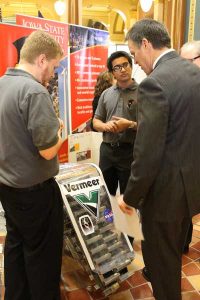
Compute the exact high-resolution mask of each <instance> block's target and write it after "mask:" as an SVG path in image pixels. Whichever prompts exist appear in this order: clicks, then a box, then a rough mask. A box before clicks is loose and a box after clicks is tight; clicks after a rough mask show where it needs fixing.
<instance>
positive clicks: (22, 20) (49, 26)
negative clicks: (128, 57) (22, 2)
mask: <svg viewBox="0 0 200 300" xmlns="http://www.w3.org/2000/svg"><path fill="white" fill-rule="evenodd" d="M16 23H17V24H18V25H22V26H26V27H31V28H34V29H42V30H45V31H47V32H48V33H49V34H50V35H52V36H53V37H54V39H55V40H56V41H57V42H58V43H59V44H60V46H61V47H62V48H63V51H64V55H67V46H68V25H67V24H65V23H61V22H57V21H52V20H47V19H43V18H37V17H30V16H24V15H16Z"/></svg>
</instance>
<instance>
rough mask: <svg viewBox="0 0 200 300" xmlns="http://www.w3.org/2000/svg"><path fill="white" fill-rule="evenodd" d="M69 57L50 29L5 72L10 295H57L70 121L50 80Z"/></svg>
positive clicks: (28, 299)
mask: <svg viewBox="0 0 200 300" xmlns="http://www.w3.org/2000/svg"><path fill="white" fill-rule="evenodd" d="M61 57H62V49H61V48H60V46H59V44H58V43H57V42H56V41H55V40H54V39H53V38H52V37H51V36H50V35H48V34H47V33H45V32H43V31H36V32H33V33H32V34H31V35H30V36H29V37H28V38H27V39H26V41H25V43H24V45H23V47H22V49H21V52H20V62H19V65H18V67H17V68H16V69H15V68H9V69H8V70H7V72H6V73H5V75H4V76H3V77H1V78H0V94H1V99H0V140H1V147H0V166H1V170H0V200H1V202H2V206H3V208H4V211H5V218H6V227H7V236H6V241H5V251H4V254H5V299H6V300H58V299H60V295H59V281H60V272H61V258H62V241H63V204H62V197H61V194H60V190H59V187H58V185H57V184H56V182H55V180H54V178H53V177H54V176H55V175H56V174H57V173H58V169H59V167H58V160H57V152H58V150H59V148H60V146H61V145H62V139H61V131H62V128H63V124H62V121H61V120H58V118H57V117H56V114H55V112H54V110H53V106H52V102H51V98H50V96H49V93H48V91H47V90H46V88H45V87H44V86H43V85H44V84H45V83H46V82H47V81H48V80H49V79H50V78H51V77H52V76H53V75H54V69H55V68H56V67H58V65H59V61H60V59H61Z"/></svg>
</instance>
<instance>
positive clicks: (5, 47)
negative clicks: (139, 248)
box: [0, 24, 33, 76]
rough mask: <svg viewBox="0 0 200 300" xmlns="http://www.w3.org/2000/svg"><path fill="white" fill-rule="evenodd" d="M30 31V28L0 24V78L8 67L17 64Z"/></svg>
mask: <svg viewBox="0 0 200 300" xmlns="http://www.w3.org/2000/svg"><path fill="white" fill-rule="evenodd" d="M32 31H33V29H32V28H24V27H21V26H16V25H8V24H0V41H1V43H0V76H2V75H3V74H4V73H5V71H6V69H7V68H8V67H14V66H15V65H16V64H18V62H19V52H20V50H21V47H22V45H23V43H24V41H25V39H26V37H27V36H28V35H29V34H30V33H31V32H32Z"/></svg>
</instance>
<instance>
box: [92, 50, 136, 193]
mask: <svg viewBox="0 0 200 300" xmlns="http://www.w3.org/2000/svg"><path fill="white" fill-rule="evenodd" d="M107 68H108V70H109V72H111V73H112V74H113V76H114V78H115V79H116V81H117V83H116V85H114V86H112V87H110V88H108V89H107V90H105V91H104V92H103V93H102V95H101V97H100V100H99V103H98V107H97V110H96V112H95V117H94V121H93V125H94V128H95V129H96V130H97V131H100V132H103V142H102V144H101V147H100V162H99V166H100V168H101V170H102V173H103V176H104V179H105V182H106V185H107V187H108V190H109V192H110V194H111V195H115V194H116V191H117V188H118V184H119V188H120V194H123V193H124V191H125V188H126V184H127V181H128V178H129V175H130V168H131V163H132V161H133V145H134V140H135V135H136V125H137V124H136V122H135V121H136V102H137V101H136V99H137V83H136V82H135V81H134V80H133V79H132V78H131V74H132V58H131V57H130V55H129V54H128V53H127V52H125V51H117V52H114V53H112V54H111V56H110V57H109V58H108V61H107ZM119 122H120V123H123V128H124V129H123V130H122V129H120V130H122V131H120V132H119V130H118V126H117V124H118V123H119ZM120 128H122V124H121V126H120Z"/></svg>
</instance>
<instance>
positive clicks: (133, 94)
mask: <svg viewBox="0 0 200 300" xmlns="http://www.w3.org/2000/svg"><path fill="white" fill-rule="evenodd" d="M137 87H138V84H137V83H136V82H135V81H133V82H132V84H131V85H130V86H129V87H127V88H124V89H122V88H120V87H118V86H111V87H110V88H108V89H107V90H105V91H104V92H103V93H102V94H101V97H100V99H99V102H98V106H97V109H96V112H95V118H96V119H99V120H101V121H102V122H108V121H110V120H111V119H112V117H113V116H117V117H123V118H126V119H128V120H131V121H136V109H137ZM135 134H136V132H135V131H133V130H132V129H126V130H125V131H123V132H120V133H118V134H117V133H112V132H104V133H103V141H104V142H106V143H115V142H123V143H131V144H133V143H134V140H135Z"/></svg>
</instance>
